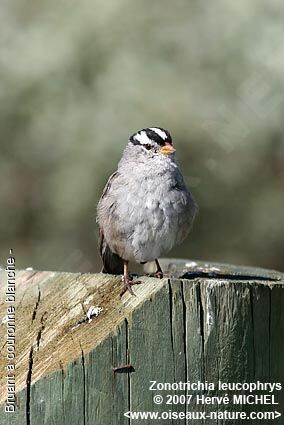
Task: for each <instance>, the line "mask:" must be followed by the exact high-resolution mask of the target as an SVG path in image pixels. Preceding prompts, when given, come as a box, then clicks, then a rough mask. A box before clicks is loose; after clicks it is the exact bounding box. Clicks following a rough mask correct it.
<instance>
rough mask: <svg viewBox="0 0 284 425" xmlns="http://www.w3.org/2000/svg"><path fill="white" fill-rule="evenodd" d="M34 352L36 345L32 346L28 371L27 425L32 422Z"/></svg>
mask: <svg viewBox="0 0 284 425" xmlns="http://www.w3.org/2000/svg"><path fill="white" fill-rule="evenodd" d="M33 352H34V347H33V346H31V349H30V353H29V364H28V373H27V379H26V386H27V396H26V425H30V423H31V416H30V402H31V381H32V373H33V363H34V359H33Z"/></svg>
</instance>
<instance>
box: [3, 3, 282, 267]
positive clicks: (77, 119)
mask: <svg viewBox="0 0 284 425" xmlns="http://www.w3.org/2000/svg"><path fill="white" fill-rule="evenodd" d="M283 18H284V4H283V2H280V0H270V1H268V0H259V1H258V2H253V3H249V2H246V1H245V0H240V1H239V2H233V1H225V0H216V1H215V2H214V4H211V3H208V2H199V1H197V0H191V1H190V2H188V1H186V0H178V1H177V2H171V1H169V0H166V1H163V2H150V1H149V0H146V1H138V2H132V1H130V0H122V1H120V2H115V1H109V2H104V1H102V0H95V1H90V0H83V1H81V2H75V1H72V0H71V1H68V2H66V1H61V2H60V1H59V2H58V1H53V0H49V1H43V2H35V1H31V0H23V1H21V2H10V1H9V2H8V1H7V0H6V1H4V2H2V4H1V11H0V76H1V84H0V131H1V133H0V134H1V138H0V149H1V156H0V178H1V185H0V199H1V210H0V235H1V246H0V262H1V263H2V264H3V263H5V259H6V257H7V255H8V250H9V248H10V247H12V248H14V252H15V256H16V258H17V266H18V267H28V266H33V267H34V268H37V269H55V270H68V271H69V270H70V271H90V270H96V271H98V270H99V267H100V261H99V257H98V253H97V247H96V244H97V240H96V239H97V236H96V235H97V229H96V224H95V215H96V213H95V210H96V203H97V202H98V199H99V196H100V194H101V191H102V189H103V186H104V184H105V182H106V179H107V177H108V176H109V175H110V174H111V173H112V172H113V171H114V170H115V169H116V165H117V162H118V160H119V158H120V156H121V153H122V150H123V148H124V145H125V144H126V142H127V139H128V137H129V135H130V134H132V133H133V132H135V131H136V130H138V129H140V128H143V127H147V126H161V127H165V128H167V129H169V130H170V132H171V133H172V136H173V138H174V140H175V146H176V148H177V155H178V158H179V160H180V163H181V168H182V171H183V174H184V175H185V178H186V181H187V183H188V184H189V185H190V186H191V187H192V191H193V193H194V196H195V198H196V199H197V201H198V203H199V207H200V213H199V216H198V218H197V220H196V222H195V226H194V229H193V231H192V234H191V237H190V238H189V239H188V241H187V242H186V243H184V244H183V245H182V246H180V247H177V248H176V249H175V250H174V251H173V252H172V253H170V254H169V255H171V256H180V257H187V258H198V259H205V260H206V259H208V260H217V261H224V262H233V263H243V264H248V265H259V266H264V267H271V268H278V269H281V268H282V269H283V252H284V249H283V234H284V224H283V210H284V197H283V189H284V173H283V168H284V167H283V166H284V144H283V138H284V120H283V118H284V96H283V90H284V89H283V88H284V33H283Z"/></svg>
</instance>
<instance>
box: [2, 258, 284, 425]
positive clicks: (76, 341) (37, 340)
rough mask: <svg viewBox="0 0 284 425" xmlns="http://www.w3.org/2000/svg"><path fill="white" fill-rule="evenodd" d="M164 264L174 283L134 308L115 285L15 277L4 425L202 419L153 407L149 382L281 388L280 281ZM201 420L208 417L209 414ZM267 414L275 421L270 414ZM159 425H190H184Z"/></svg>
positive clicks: (260, 272) (191, 264)
mask: <svg viewBox="0 0 284 425" xmlns="http://www.w3.org/2000/svg"><path fill="white" fill-rule="evenodd" d="M162 264H163V267H164V269H167V270H168V273H169V277H165V278H164V279H161V280H159V279H155V278H150V277H141V278H139V280H141V281H142V284H140V285H136V286H134V287H133V288H134V292H135V294H136V296H131V295H130V294H129V293H126V294H124V295H123V296H122V297H120V292H121V289H122V283H121V280H120V277H117V276H109V275H103V274H74V273H57V272H40V271H38V272H36V271H18V272H17V275H16V303H15V307H16V391H17V405H18V409H17V411H16V412H15V413H5V412H4V408H2V409H1V411H0V424H1V425H2V424H3V425H6V424H17V425H21V424H26V425H40V424H56V425H57V424H58V425H61V424H62V425H68V424H71V425H73V424H78V425H91V424H92V425H93V424H100V425H104V424H129V423H132V422H130V420H129V419H128V418H126V417H125V416H124V415H123V414H124V413H125V412H127V411H130V410H131V411H156V412H164V411H169V410H172V411H174V410H175V411H184V412H186V411H198V410H203V407H202V409H201V408H200V406H197V405H196V404H192V405H190V406H188V405H179V406H172V405H166V404H165V403H163V404H162V405H155V403H154V402H153V395H154V394H156V393H159V391H158V392H157V391H156V392H155V391H154V392H153V391H149V386H150V381H157V382H170V383H171V382H180V381H182V382H188V381H190V382H198V381H201V382H205V381H208V382H213V383H215V382H218V381H219V380H221V381H224V382H243V381H247V382H256V381H257V380H259V381H261V382H282V384H283V382H284V364H283V358H284V339H283V334H284V291H283V290H284V287H283V285H284V279H283V274H282V273H280V272H276V271H270V270H264V269H256V268H244V267H238V266H229V265H224V264H213V263H202V262H197V261H196V262H195V261H187V260H163V261H162ZM148 269H149V270H150V267H149V268H148ZM0 279H1V293H0V296H1V304H0V318H1V319H4V320H3V321H2V324H1V326H0V336H1V362H0V378H1V382H0V390H1V394H0V397H1V398H0V400H1V401H0V402H1V403H2V407H3V406H4V403H5V399H6V396H7V393H6V372H5V365H6V361H7V360H6V344H5V339H6V323H5V316H6V314H7V312H6V310H7V304H6V303H5V287H6V283H5V282H6V280H7V276H6V273H5V271H2V272H1V274H0ZM91 306H95V307H100V308H101V309H102V311H101V313H100V314H99V315H98V316H97V317H94V318H93V319H92V321H91V322H89V321H88V320H87V319H86V312H87V311H88V309H89V307H91ZM121 365H131V366H132V371H130V369H124V370H121V371H118V372H114V371H113V368H114V367H117V366H121ZM119 372H121V373H119ZM167 393H169V394H170V393H171V392H169V391H168V392H167ZM176 393H177V394H185V393H186V391H179V392H176ZM188 393H190V392H188ZM207 393H208V391H207ZM209 393H210V391H209ZM162 394H163V395H165V394H166V393H164V392H162ZM276 397H277V402H279V403H280V404H279V405H278V406H276V407H277V410H278V412H283V407H284V399H283V391H282V392H281V393H277V392H276ZM232 407H233V406H232ZM266 408H267V406H266ZM206 409H207V410H208V411H212V410H214V406H212V405H210V406H207V407H206ZM226 409H227V410H228V407H227V406H226ZM215 410H216V408H215ZM217 410H222V408H220V407H219V408H218V409H217ZM234 410H236V406H235V407H234ZM239 410H241V409H239ZM268 410H269V411H272V410H276V409H275V408H274V407H273V406H269V409H268ZM163 422H164V423H169V424H172V423H173V424H185V423H187V422H186V420H185V419H182V420H173V421H172V420H168V421H163ZM133 423H135V424H136V423H137V424H140V423H141V424H145V423H152V421H150V420H148V421H145V420H144V421H143V420H141V421H140V420H135V421H133ZM153 423H155V421H153ZM188 423H196V424H197V423H198V424H201V423H204V424H215V423H216V424H217V423H219V424H226V423H232V421H228V422H226V421H220V420H219V422H218V420H216V421H214V420H206V421H202V420H201V421H200V420H196V421H195V420H191V421H190V422H188ZM237 423H239V424H242V423H245V424H248V425H249V424H250V423H251V424H256V423H258V421H256V420H254V421H252V422H250V420H245V421H243V422H242V421H239V422H237ZM259 423H264V422H263V421H260V422H259ZM275 423H283V416H282V422H281V421H280V422H278V420H275Z"/></svg>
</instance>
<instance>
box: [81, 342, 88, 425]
mask: <svg viewBox="0 0 284 425" xmlns="http://www.w3.org/2000/svg"><path fill="white" fill-rule="evenodd" d="M79 345H80V348H81V360H82V369H83V405H84V411H83V425H86V370H85V354H84V350H83V347H82V345H81V342H80V341H79Z"/></svg>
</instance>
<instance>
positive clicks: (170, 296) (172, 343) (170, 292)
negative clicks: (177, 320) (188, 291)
mask: <svg viewBox="0 0 284 425" xmlns="http://www.w3.org/2000/svg"><path fill="white" fill-rule="evenodd" d="M168 287H169V307H170V312H169V313H170V314H169V316H170V328H171V348H172V352H173V356H174V357H175V353H174V335H173V291H172V286H171V280H170V279H169V280H168Z"/></svg>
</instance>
